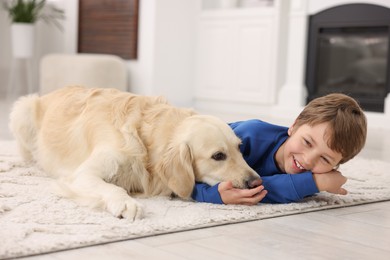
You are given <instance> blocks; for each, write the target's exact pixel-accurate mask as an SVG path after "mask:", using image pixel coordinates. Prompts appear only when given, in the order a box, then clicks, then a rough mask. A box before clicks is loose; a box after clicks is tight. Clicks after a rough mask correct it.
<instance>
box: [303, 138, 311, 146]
mask: <svg viewBox="0 0 390 260" xmlns="http://www.w3.org/2000/svg"><path fill="white" fill-rule="evenodd" d="M303 142H304V143H305V145H307V146H311V143H310V142H309V141H308V140H307V139H305V138H303Z"/></svg>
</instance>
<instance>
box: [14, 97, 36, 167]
mask: <svg viewBox="0 0 390 260" xmlns="http://www.w3.org/2000/svg"><path fill="white" fill-rule="evenodd" d="M39 116H40V106H39V96H38V95H37V94H33V95H28V96H24V97H21V98H19V99H18V100H17V101H16V102H15V104H14V105H13V108H12V111H11V114H10V122H9V128H10V130H11V132H12V134H13V135H14V137H15V139H16V141H17V143H18V145H19V150H20V153H21V155H22V156H23V158H24V159H25V160H26V161H32V160H34V158H33V154H34V153H35V151H36V147H37V134H38V124H39V123H38V122H39Z"/></svg>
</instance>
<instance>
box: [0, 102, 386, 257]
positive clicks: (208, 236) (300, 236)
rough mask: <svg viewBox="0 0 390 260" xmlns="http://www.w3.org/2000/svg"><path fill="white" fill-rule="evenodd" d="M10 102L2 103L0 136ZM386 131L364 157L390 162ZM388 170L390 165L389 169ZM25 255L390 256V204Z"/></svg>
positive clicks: (373, 132)
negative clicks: (44, 253)
mask: <svg viewBox="0 0 390 260" xmlns="http://www.w3.org/2000/svg"><path fill="white" fill-rule="evenodd" d="M7 113H8V104H7V103H5V102H0V127H1V132H0V139H7V138H11V137H10V135H9V133H8V131H7V130H6V125H7V120H6V117H7ZM386 132H389V131H388V130H387V131H386V130H381V129H369V135H368V140H367V144H366V147H365V149H364V151H363V152H362V153H361V155H362V156H363V157H366V158H375V159H381V160H386V161H389V162H390V136H389V135H385V133H386ZM389 174H390V169H389ZM24 259H72V260H76V259H82V260H84V259H169V260H174V259H197V260H198V259H224V260H225V259H267V260H270V259H290V260H292V259H353V260H358V259H370V260H371V259H374V260H380V259H386V260H389V259H390V202H389V201H388V202H381V203H373V204H367V205H362V206H354V207H348V208H340V209H333V210H323V211H318V212H311V213H304V214H298V215H292V216H286V217H277V218H272V219H266V220H260V221H252V222H246V223H241V224H232V225H224V226H219V227H213V228H205V229H199V230H194V231H187V232H179V233H173V234H168V235H160V236H154V237H148V238H142V239H134V240H129V241H124V242H118V243H112V244H106V245H100V246H92V247H87V248H82V249H77V250H68V251H63V252H58V253H52V254H46V255H40V256H35V257H29V258H24Z"/></svg>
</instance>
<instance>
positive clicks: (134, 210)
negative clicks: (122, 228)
mask: <svg viewBox="0 0 390 260" xmlns="http://www.w3.org/2000/svg"><path fill="white" fill-rule="evenodd" d="M107 210H108V211H109V212H110V213H111V214H113V215H114V216H115V217H118V218H125V219H128V220H130V221H134V220H137V219H141V218H142V216H143V209H142V205H141V204H140V203H138V202H137V201H136V200H134V199H132V198H126V199H117V200H112V201H110V202H109V203H107Z"/></svg>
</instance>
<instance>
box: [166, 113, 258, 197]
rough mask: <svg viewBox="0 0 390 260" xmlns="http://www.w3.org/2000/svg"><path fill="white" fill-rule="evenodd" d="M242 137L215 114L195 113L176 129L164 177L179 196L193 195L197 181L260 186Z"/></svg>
mask: <svg viewBox="0 0 390 260" xmlns="http://www.w3.org/2000/svg"><path fill="white" fill-rule="evenodd" d="M240 143H241V140H240V139H239V138H238V137H237V136H236V135H235V134H234V132H233V130H232V129H231V128H230V127H229V126H228V125H227V124H226V123H225V122H223V121H221V120H220V119H218V118H216V117H212V116H204V115H195V116H191V117H189V118H187V119H186V120H184V121H183V122H182V123H181V124H180V125H179V126H178V127H177V128H176V129H175V133H174V134H173V138H172V140H171V141H170V144H169V146H168V148H167V151H166V152H165V154H164V156H163V160H162V165H163V167H161V168H160V169H161V172H160V174H161V177H162V180H163V181H164V182H166V184H167V185H168V187H169V188H170V189H171V190H172V191H173V192H174V193H176V194H177V195H178V196H179V197H183V198H187V197H189V196H190V195H191V193H192V190H193V187H194V184H195V181H197V182H204V183H207V184H209V185H215V184H217V183H219V182H222V181H228V180H230V181H232V183H233V186H234V187H236V188H248V187H252V186H255V185H259V184H260V183H261V182H260V181H259V180H260V177H259V175H258V174H257V173H256V172H255V171H254V170H253V169H251V168H250V167H249V166H248V164H247V163H246V162H245V160H244V158H243V157H242V154H241V152H240V149H239V146H240Z"/></svg>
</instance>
